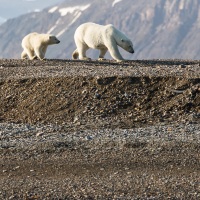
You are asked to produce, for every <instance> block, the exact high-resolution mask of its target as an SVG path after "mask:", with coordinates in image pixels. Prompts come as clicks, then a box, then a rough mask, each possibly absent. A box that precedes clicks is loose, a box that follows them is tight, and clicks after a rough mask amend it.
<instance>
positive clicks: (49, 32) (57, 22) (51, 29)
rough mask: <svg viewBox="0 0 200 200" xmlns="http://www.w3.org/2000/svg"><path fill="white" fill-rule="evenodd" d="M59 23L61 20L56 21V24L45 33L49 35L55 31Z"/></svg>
mask: <svg viewBox="0 0 200 200" xmlns="http://www.w3.org/2000/svg"><path fill="white" fill-rule="evenodd" d="M60 21H61V19H58V20H57V21H56V24H55V25H54V26H52V27H51V28H50V30H49V31H48V32H47V34H51V33H52V32H53V31H54V30H55V29H56V27H57V25H58V24H59V23H60Z"/></svg>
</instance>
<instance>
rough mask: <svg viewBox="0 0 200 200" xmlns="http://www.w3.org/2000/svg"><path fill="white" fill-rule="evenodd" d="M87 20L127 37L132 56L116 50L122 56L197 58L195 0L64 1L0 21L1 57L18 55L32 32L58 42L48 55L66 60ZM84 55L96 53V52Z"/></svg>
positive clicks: (198, 10)
mask: <svg viewBox="0 0 200 200" xmlns="http://www.w3.org/2000/svg"><path fill="white" fill-rule="evenodd" d="M89 21H90V22H95V23H99V24H110V23H112V24H114V25H115V26H116V27H117V28H118V29H120V30H121V31H123V32H124V33H126V35H127V36H129V37H130V38H131V39H132V41H133V44H134V47H135V54H133V55H132V54H129V53H127V52H125V51H124V50H121V52H122V55H123V56H124V57H125V58H128V59H149V58H185V59H200V45H199V41H200V34H199V32H200V1H199V0H190V1H188V0H176V1H171V0H151V1H148V2H147V1H145V0H140V1H137V0H101V1H99V0H84V1H83V0H65V1H64V2H63V3H61V4H59V5H57V6H54V7H50V8H47V9H44V10H43V11H42V12H38V13H30V14H27V15H23V16H20V17H18V18H15V19H12V20H8V21H7V22H6V23H4V24H3V25H1V26H0V57H1V58H19V57H20V53H21V40H22V38H23V37H24V35H26V34H27V33H29V32H33V31H37V32H43V33H51V34H55V35H57V36H58V38H59V39H60V40H61V43H60V44H59V45H55V46H51V47H50V48H49V49H48V52H47V58H48V57H49V58H71V54H72V52H73V50H74V49H75V43H74V39H73V36H74V32H75V29H76V28H77V27H78V26H79V25H80V24H82V23H84V22H89ZM89 54H90V56H92V57H93V58H96V57H97V51H90V52H89ZM107 57H109V53H107Z"/></svg>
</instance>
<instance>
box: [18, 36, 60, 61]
mask: <svg viewBox="0 0 200 200" xmlns="http://www.w3.org/2000/svg"><path fill="white" fill-rule="evenodd" d="M58 43H60V41H59V40H58V39H57V38H56V37H55V36H53V35H49V34H39V33H30V34H28V35H26V36H25V37H24V38H23V40H22V47H23V49H24V50H23V52H22V54H21V58H22V59H25V58H26V57H27V56H28V57H29V58H30V60H33V59H37V58H39V59H40V60H43V59H44V58H45V53H46V50H47V47H48V45H52V44H58Z"/></svg>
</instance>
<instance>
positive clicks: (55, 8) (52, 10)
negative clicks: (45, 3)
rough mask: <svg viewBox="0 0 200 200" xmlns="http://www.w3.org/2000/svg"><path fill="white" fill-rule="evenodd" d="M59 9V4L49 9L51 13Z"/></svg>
mask: <svg viewBox="0 0 200 200" xmlns="http://www.w3.org/2000/svg"><path fill="white" fill-rule="evenodd" d="M57 9H58V6H55V7H53V8H51V9H50V10H49V13H54V12H55V11H56V10H57Z"/></svg>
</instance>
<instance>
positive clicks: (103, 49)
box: [98, 48, 108, 61]
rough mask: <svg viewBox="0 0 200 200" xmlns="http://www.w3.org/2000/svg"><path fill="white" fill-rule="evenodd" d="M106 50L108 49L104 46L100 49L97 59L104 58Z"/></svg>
mask: <svg viewBox="0 0 200 200" xmlns="http://www.w3.org/2000/svg"><path fill="white" fill-rule="evenodd" d="M107 51H108V49H106V48H102V49H100V54H99V58H98V60H100V61H102V60H106V59H105V58H104V56H105V54H106V52H107Z"/></svg>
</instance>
